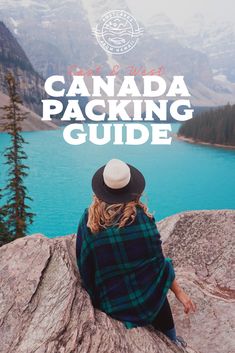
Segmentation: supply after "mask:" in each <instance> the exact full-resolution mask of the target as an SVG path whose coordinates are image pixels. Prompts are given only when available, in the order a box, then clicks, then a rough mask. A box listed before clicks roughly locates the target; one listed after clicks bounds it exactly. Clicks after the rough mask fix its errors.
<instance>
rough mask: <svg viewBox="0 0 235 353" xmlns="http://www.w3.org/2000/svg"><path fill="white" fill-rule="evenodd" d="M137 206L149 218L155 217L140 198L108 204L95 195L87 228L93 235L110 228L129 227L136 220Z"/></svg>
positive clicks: (89, 210) (89, 211) (89, 212)
mask: <svg viewBox="0 0 235 353" xmlns="http://www.w3.org/2000/svg"><path fill="white" fill-rule="evenodd" d="M136 206H140V207H141V208H142V209H143V211H144V212H145V214H146V215H147V216H148V217H150V218H152V217H153V215H152V214H151V213H149V211H148V208H147V206H146V205H145V204H144V203H143V202H141V201H140V197H139V198H138V199H137V200H135V201H130V202H127V203H118V204H108V203H106V202H104V201H102V200H100V199H98V198H97V196H95V195H93V202H92V204H91V205H90V207H89V209H88V221H87V226H88V227H89V228H90V230H91V232H92V233H97V232H99V231H101V230H104V229H106V228H108V227H112V226H117V227H118V228H121V227H124V226H126V225H129V224H131V223H133V222H134V220H135V217H136V214H137V209H136Z"/></svg>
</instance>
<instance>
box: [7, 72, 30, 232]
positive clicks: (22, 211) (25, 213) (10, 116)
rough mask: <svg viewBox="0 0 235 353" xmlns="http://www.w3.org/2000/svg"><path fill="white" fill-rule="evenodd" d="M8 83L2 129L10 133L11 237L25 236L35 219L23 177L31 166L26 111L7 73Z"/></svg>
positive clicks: (14, 83) (9, 208)
mask: <svg viewBox="0 0 235 353" xmlns="http://www.w3.org/2000/svg"><path fill="white" fill-rule="evenodd" d="M6 84H7V90H8V96H9V98H10V102H9V104H8V105H5V106H4V107H3V108H2V109H3V110H4V116H3V119H4V120H5V121H6V123H5V124H4V127H3V130H4V131H5V132H7V133H8V134H9V135H10V146H9V147H7V148H6V150H5V153H4V156H5V157H6V159H7V160H6V162H5V164H7V165H8V168H9V169H8V176H9V179H8V182H7V185H6V187H5V188H4V190H5V192H6V197H7V202H6V206H5V212H6V222H5V223H6V226H7V229H8V230H9V232H10V235H11V237H12V239H16V238H20V237H24V236H26V231H27V227H28V225H29V224H32V222H33V216H34V214H33V213H32V212H30V207H29V206H28V205H27V204H26V202H27V200H32V199H31V198H30V197H29V196H28V195H27V188H26V186H25V185H24V182H23V181H24V178H25V177H26V176H27V175H28V173H27V169H28V167H27V166H26V165H25V164H24V162H25V160H26V159H27V155H26V153H25V152H24V150H23V145H24V144H26V143H27V142H26V141H25V140H24V138H23V136H22V134H21V131H22V128H21V123H22V121H23V120H24V119H25V118H26V116H27V113H22V111H21V109H20V107H19V104H22V100H21V99H20V97H19V95H18V94H17V84H16V81H15V78H14V76H13V75H12V73H10V72H8V73H7V74H6Z"/></svg>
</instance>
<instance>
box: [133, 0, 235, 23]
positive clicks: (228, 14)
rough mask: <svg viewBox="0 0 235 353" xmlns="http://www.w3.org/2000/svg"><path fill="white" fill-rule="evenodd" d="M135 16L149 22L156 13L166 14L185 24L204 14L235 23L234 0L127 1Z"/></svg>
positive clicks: (210, 18) (211, 17) (210, 17)
mask: <svg viewBox="0 0 235 353" xmlns="http://www.w3.org/2000/svg"><path fill="white" fill-rule="evenodd" d="M126 1H127V3H128V5H129V7H130V9H131V10H132V12H133V14H134V15H136V16H137V17H138V18H139V19H140V20H143V21H145V20H147V19H148V18H149V17H151V16H152V15H153V14H154V13H161V12H164V13H165V14H166V15H168V16H169V17H170V18H171V19H172V20H173V21H174V22H175V23H176V24H179V23H181V22H185V20H187V17H189V16H192V15H193V14H195V13H198V12H200V13H203V14H205V15H206V16H207V18H208V19H209V20H213V19H219V20H228V19H229V20H230V21H233V22H234V23H235V1H234V0H222V1H221V0H193V1H192V0H160V1H159V0H158V1H157V0H141V1H136V0H126Z"/></svg>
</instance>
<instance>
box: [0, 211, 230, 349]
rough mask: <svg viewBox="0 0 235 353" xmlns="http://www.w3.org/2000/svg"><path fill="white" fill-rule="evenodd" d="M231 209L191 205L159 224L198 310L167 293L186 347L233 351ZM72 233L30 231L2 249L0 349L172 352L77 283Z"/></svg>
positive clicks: (171, 346) (164, 341)
mask: <svg viewBox="0 0 235 353" xmlns="http://www.w3.org/2000/svg"><path fill="white" fill-rule="evenodd" d="M234 219H235V211H192V212H185V213H182V214H178V215H175V216H172V217H169V218H166V219H165V220H163V221H161V222H159V223H158V227H159V230H160V232H161V235H162V238H163V239H165V242H164V251H165V254H166V255H167V256H170V257H171V258H172V259H173V262H174V265H175V268H176V273H177V277H178V278H179V281H180V282H181V283H182V286H184V287H185V289H186V291H187V292H189V293H190V294H191V296H192V297H193V299H194V301H195V303H196V305H197V312H196V313H195V314H193V315H191V316H187V315H186V314H184V313H183V309H182V306H181V305H180V304H179V303H178V302H177V301H176V300H175V298H174V295H169V298H170V302H171V304H172V308H173V314H174V317H175V321H176V327H177V330H178V333H179V334H181V335H182V336H183V337H184V338H185V339H186V340H187V341H188V343H189V347H194V348H196V350H195V349H193V348H188V349H187V351H188V352H197V353H210V352H213V353H215V352H220V353H221V352H223V353H232V334H233V332H232V317H231V316H232V303H233V301H234V297H233V293H234V292H233V289H234V287H233V280H232V271H231V263H230V262H231V261H232V247H231V241H232V233H234V230H235V229H234V224H235V222H234ZM75 239H76V235H75V234H73V235H68V236H64V237H57V238H53V239H52V238H47V237H45V236H43V235H41V234H34V235H31V236H28V237H26V238H21V239H17V240H15V241H13V242H11V243H10V244H7V245H4V246H2V247H1V248H0V304H1V306H0V307H1V310H0V337H1V352H2V353H13V352H14V353H33V352H34V353H125V352H128V353H144V352H146V353H153V352H154V353H173V352H175V353H177V352H181V351H182V350H181V349H180V348H178V347H176V346H175V345H174V344H173V343H171V342H170V340H169V339H168V338H166V337H165V336H164V335H163V334H161V333H159V332H157V331H156V330H154V329H153V327H152V326H150V325H149V326H146V327H138V328H133V329H130V330H127V329H126V328H125V326H124V325H123V324H122V322H120V321H117V320H114V319H112V318H111V317H109V316H108V315H106V314H105V313H103V312H101V311H100V310H98V309H94V308H93V307H92V305H91V301H90V298H89V295H88V294H87V292H86V291H85V290H84V289H83V287H82V286H81V279H80V275H79V271H78V268H77V265H76V256H75Z"/></svg>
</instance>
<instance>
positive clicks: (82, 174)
mask: <svg viewBox="0 0 235 353" xmlns="http://www.w3.org/2000/svg"><path fill="white" fill-rule="evenodd" d="M172 127H173V130H174V131H176V130H177V129H178V127H179V125H178V124H172ZM23 136H24V138H25V139H26V141H28V142H29V144H28V145H25V151H26V153H27V154H28V160H27V165H28V166H29V167H30V171H29V176H28V177H27V178H26V179H25V184H26V186H27V188H28V191H29V195H30V196H31V197H32V198H33V202H32V203H30V205H31V207H32V211H33V212H35V213H36V217H35V219H34V223H33V225H32V226H31V227H30V229H29V233H30V234H31V233H35V232H37V233H43V234H45V235H46V236H48V237H55V236H60V235H65V234H70V233H74V232H76V230H77V224H78V221H79V218H80V216H81V213H82V212H83V209H84V208H85V207H87V206H89V204H90V202H91V197H92V190H91V178H92V175H93V173H94V172H95V171H96V169H98V168H99V167H100V166H101V165H103V164H105V163H106V162H107V161H108V160H109V159H111V158H119V159H122V160H124V161H126V162H127V163H130V164H133V165H134V166H136V167H137V168H139V169H140V170H141V171H142V172H143V174H144V175H145V178H146V189H145V194H146V195H145V197H144V198H143V201H145V202H147V204H148V207H149V210H150V211H151V212H154V215H155V218H156V220H157V221H159V220H161V219H163V218H164V217H167V216H170V215H172V214H175V213H178V212H182V211H187V210H202V209H203V210H205V209H234V208H235V151H234V150H225V149H221V148H214V147H208V146H200V145H193V144H189V143H186V142H182V141H178V140H173V141H172V144H171V145H155V146H154V145H151V144H150V143H146V144H144V145H140V146H126V145H120V146H117V145H116V146H115V145H112V144H107V145H103V146H95V145H93V144H91V143H86V144H83V145H80V146H72V145H69V144H67V143H66V142H65V141H64V139H63V129H60V130H54V131H40V132H25V133H23ZM8 142H9V137H8V135H6V134H3V133H1V134H0V152H1V155H0V166H1V169H0V188H1V187H3V186H4V185H5V183H6V166H5V165H4V164H3V162H4V158H3V155H2V152H3V150H4V149H5V147H6V146H7V145H8Z"/></svg>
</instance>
